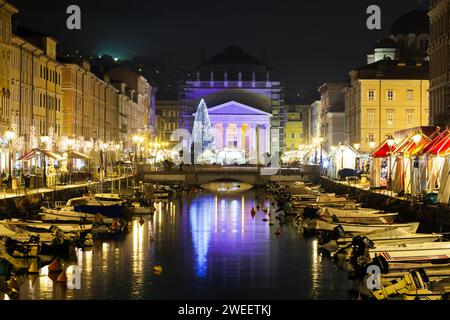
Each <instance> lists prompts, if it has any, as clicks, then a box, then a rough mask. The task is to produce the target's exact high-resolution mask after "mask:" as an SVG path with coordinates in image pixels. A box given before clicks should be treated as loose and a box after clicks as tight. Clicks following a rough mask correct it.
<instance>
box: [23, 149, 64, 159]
mask: <svg viewBox="0 0 450 320" xmlns="http://www.w3.org/2000/svg"><path fill="white" fill-rule="evenodd" d="M40 154H43V155H44V156H45V157H48V158H51V159H53V160H56V161H62V160H65V158H64V157H62V156H60V155H59V154H56V153H54V152H52V151H48V150H42V149H33V150H31V151H28V152H27V153H25V154H24V155H23V156H22V157H21V158H20V159H19V161H27V160H31V159H33V158H34V157H36V156H38V155H40Z"/></svg>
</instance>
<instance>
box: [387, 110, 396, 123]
mask: <svg viewBox="0 0 450 320" xmlns="http://www.w3.org/2000/svg"><path fill="white" fill-rule="evenodd" d="M386 119H387V125H388V126H392V125H393V124H394V111H392V110H388V111H387V114H386Z"/></svg>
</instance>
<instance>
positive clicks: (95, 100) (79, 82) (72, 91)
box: [61, 59, 119, 142]
mask: <svg viewBox="0 0 450 320" xmlns="http://www.w3.org/2000/svg"><path fill="white" fill-rule="evenodd" d="M61 61H62V62H64V66H63V68H62V92H63V107H62V108H63V113H64V122H63V128H62V135H63V136H69V137H71V136H75V137H83V138H84V139H91V138H92V139H94V140H102V141H104V142H106V141H118V140H119V130H118V128H119V127H118V103H119V101H118V99H117V89H116V88H115V87H114V86H113V85H112V84H110V80H109V77H107V76H105V77H104V79H100V78H98V77H97V76H96V75H95V74H94V73H92V72H91V70H90V65H89V63H87V62H82V63H81V64H78V63H75V62H73V61H69V60H63V59H61Z"/></svg>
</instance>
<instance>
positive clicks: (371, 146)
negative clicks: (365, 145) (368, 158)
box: [369, 141, 377, 151]
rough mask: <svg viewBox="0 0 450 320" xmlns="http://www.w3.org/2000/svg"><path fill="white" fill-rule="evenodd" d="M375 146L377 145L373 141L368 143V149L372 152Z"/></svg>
mask: <svg viewBox="0 0 450 320" xmlns="http://www.w3.org/2000/svg"><path fill="white" fill-rule="evenodd" d="M376 146H377V143H376V142H375V141H370V142H369V147H370V149H371V150H372V151H373V150H374V149H375V147H376Z"/></svg>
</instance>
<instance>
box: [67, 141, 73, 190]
mask: <svg viewBox="0 0 450 320" xmlns="http://www.w3.org/2000/svg"><path fill="white" fill-rule="evenodd" d="M74 146H75V139H71V138H69V139H67V149H68V150H67V151H69V184H72V149H73V147H74Z"/></svg>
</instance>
